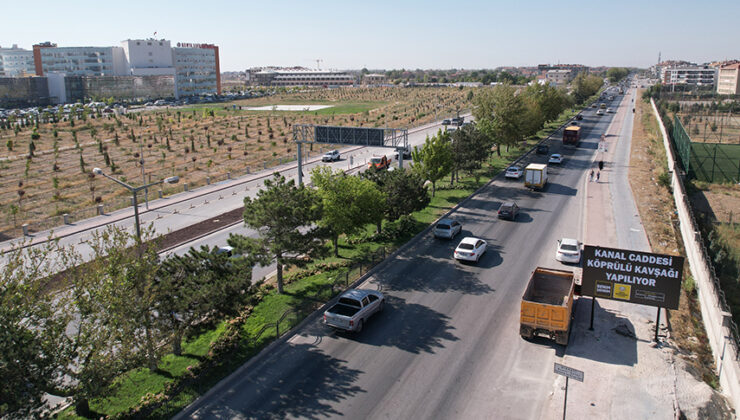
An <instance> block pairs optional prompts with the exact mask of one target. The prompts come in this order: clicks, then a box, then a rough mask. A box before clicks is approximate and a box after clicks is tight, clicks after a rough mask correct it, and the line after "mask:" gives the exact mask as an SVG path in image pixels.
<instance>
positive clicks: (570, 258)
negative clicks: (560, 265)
mask: <svg viewBox="0 0 740 420" xmlns="http://www.w3.org/2000/svg"><path fill="white" fill-rule="evenodd" d="M581 245H583V244H582V243H581V242H579V241H578V240H577V239H569V238H563V239H560V240H558V249H557V250H555V259H556V260H558V261H560V262H565V263H573V264H578V263H579V262H581Z"/></svg>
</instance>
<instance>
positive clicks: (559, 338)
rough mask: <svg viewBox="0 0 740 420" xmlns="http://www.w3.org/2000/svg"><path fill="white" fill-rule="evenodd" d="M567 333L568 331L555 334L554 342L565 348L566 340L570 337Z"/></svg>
mask: <svg viewBox="0 0 740 420" xmlns="http://www.w3.org/2000/svg"><path fill="white" fill-rule="evenodd" d="M569 332H570V331H561V332H557V333H555V342H556V343H558V344H562V345H563V346H567V345H568V338H569V337H570V334H569Z"/></svg>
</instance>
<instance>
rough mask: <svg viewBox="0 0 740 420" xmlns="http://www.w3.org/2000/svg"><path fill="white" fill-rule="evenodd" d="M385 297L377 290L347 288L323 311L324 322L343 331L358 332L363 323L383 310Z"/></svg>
mask: <svg viewBox="0 0 740 420" xmlns="http://www.w3.org/2000/svg"><path fill="white" fill-rule="evenodd" d="M384 303H385V297H384V296H383V294H382V293H380V292H378V291H377V290H366V289H349V290H347V291H346V292H344V293H343V294H342V295H341V296H340V297H339V300H338V301H337V303H336V304H335V305H334V306H332V307H331V308H329V309H327V310H326V311H325V312H324V324H325V325H328V326H330V327H332V328H336V329H339V330H344V331H354V332H360V331H361V330H362V326H363V324H364V323H365V322H366V321H367V319H368V318H370V317H371V316H372V315H373V314H375V313H376V312H380V311H382V310H383V305H384Z"/></svg>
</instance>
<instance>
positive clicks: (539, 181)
mask: <svg viewBox="0 0 740 420" xmlns="http://www.w3.org/2000/svg"><path fill="white" fill-rule="evenodd" d="M545 184H547V165H546V164H544V163H530V164H529V165H527V167H526V168H524V186H525V187H527V188H531V189H533V190H535V189H542V188H543V187H544V186H545Z"/></svg>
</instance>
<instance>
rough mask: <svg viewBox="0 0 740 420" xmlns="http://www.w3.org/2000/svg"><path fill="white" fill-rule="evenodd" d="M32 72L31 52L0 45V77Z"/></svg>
mask: <svg viewBox="0 0 740 420" xmlns="http://www.w3.org/2000/svg"><path fill="white" fill-rule="evenodd" d="M33 73H34V66H33V52H32V51H29V50H24V49H22V48H18V45H13V47H12V48H2V47H0V77H16V76H24V75H29V74H33Z"/></svg>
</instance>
